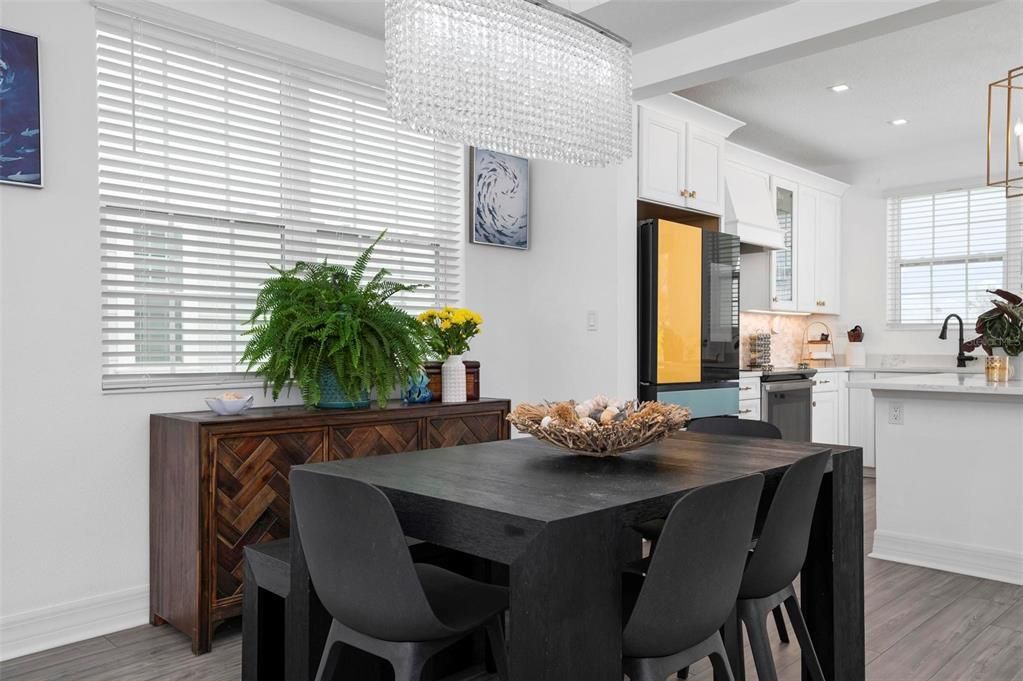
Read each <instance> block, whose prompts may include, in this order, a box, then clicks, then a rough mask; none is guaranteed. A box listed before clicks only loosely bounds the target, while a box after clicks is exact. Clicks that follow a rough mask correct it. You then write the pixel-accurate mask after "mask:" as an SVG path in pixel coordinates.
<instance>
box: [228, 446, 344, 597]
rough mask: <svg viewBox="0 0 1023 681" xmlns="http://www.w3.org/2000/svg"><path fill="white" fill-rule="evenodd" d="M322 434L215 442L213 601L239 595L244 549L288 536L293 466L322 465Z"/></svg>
mask: <svg viewBox="0 0 1023 681" xmlns="http://www.w3.org/2000/svg"><path fill="white" fill-rule="evenodd" d="M323 441H324V431H323V429H322V428H321V429H316V430H308V431H299V432H290V433H270V434H251V435H248V434H247V435H243V436H237V437H217V438H215V439H214V440H213V443H212V445H213V449H214V455H215V457H216V458H215V465H216V491H215V497H214V500H213V506H214V517H213V522H214V524H215V527H214V535H215V540H216V546H215V548H214V556H215V557H214V569H215V571H216V589H215V591H214V598H215V599H217V600H221V599H224V598H228V597H230V596H234V595H236V594H240V593H241V591H242V574H243V561H244V552H243V549H244V548H245V546H247V545H249V544H258V543H261V542H265V541H270V540H272V539H283V538H285V537H287V536H288V528H289V524H290V518H291V515H290V504H289V500H290V488H289V485H288V472H289V471H290V470H291V467H292V466H298V465H301V464H304V463H316V462H320V461H324V460H325V456H324V446H323Z"/></svg>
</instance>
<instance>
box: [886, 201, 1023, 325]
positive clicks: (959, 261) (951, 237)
mask: <svg viewBox="0 0 1023 681" xmlns="http://www.w3.org/2000/svg"><path fill="white" fill-rule="evenodd" d="M1019 224H1020V216H1019V207H1016V206H1010V204H1009V202H1008V201H1007V200H1006V198H1005V190H1004V189H999V188H997V187H983V188H980V189H962V190H955V191H946V192H941V193H937V194H914V195H909V196H896V197H891V198H889V199H888V323H889V325H890V326H894V327H913V326H921V325H934V324H940V323H941V322H942V321H943V320H944V319H945V317H946V315H948V314H951V313H956V314H959V315H961V316H962V317H963V319H964V320H966V322H967V324H969V323H970V321H971V320H973V319H975V318H976V317H977V315H979V314H980V313H982V312H984V311H985V310H987V309H989V308H990V307H991V304H990V300H991V294H989V293H986V289H991V288H1003V287H1006V286H1009V287H1012V288H1019V281H1020V253H1021V251H1020V228H1019ZM1013 282H1015V283H1013Z"/></svg>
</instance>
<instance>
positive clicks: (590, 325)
mask: <svg viewBox="0 0 1023 681" xmlns="http://www.w3.org/2000/svg"><path fill="white" fill-rule="evenodd" d="M586 330H587V331H596V330H597V311H596V310H587V311H586Z"/></svg>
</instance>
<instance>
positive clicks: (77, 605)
mask: <svg viewBox="0 0 1023 681" xmlns="http://www.w3.org/2000/svg"><path fill="white" fill-rule="evenodd" d="M148 621H149V587H148V586H145V585H144V586H137V587H132V588H130V589H124V590H122V591H114V592H113V593H108V594H103V595H100V596H91V597H89V598H83V599H81V600H78V601H70V602H68V603H60V604H59V605H52V606H49V607H46V608H39V609H38V610H29V611H27V612H19V613H16V614H14V615H7V616H5V617H0V660H10V659H12V658H15V657H21V656H22V655H28V654H30V653H36V652H39V651H40V650H47V649H49V648H55V647H57V646H62V645H65V644H68V643H74V642H76V641H83V640H85V639H87V638H93V637H94V636H103V635H104V634H110V633H113V632H115V631H121V630H122V629H129V628H131V627H137V626H139V625H140V624H145V623H147V622H148Z"/></svg>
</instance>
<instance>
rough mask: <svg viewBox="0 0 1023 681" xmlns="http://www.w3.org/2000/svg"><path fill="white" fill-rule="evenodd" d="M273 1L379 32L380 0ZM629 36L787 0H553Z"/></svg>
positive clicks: (659, 39)
mask: <svg viewBox="0 0 1023 681" xmlns="http://www.w3.org/2000/svg"><path fill="white" fill-rule="evenodd" d="M268 1H269V2H272V3H273V4H275V5H280V6H282V7H287V8H288V9H291V10H294V11H296V12H301V13H302V14H306V15H308V16H311V17H314V18H316V19H320V20H321V21H326V22H329V23H332V24H336V25H338V26H343V27H345V28H349V29H351V30H353V31H358V32H359V33H364V34H366V35H369V36H372V37H374V38H383V37H384V0H268ZM555 1H556V2H557V4H559V5H562V6H564V7H568V8H569V9H571V10H573V11H575V12H580V13H581V14H583V15H584V16H586V17H587V18H588V19H591V20H592V21H595V22H597V23H598V24H600V25H602V26H604V27H605V28H607V29H609V30H611V31H613V32H615V33H617V34H619V35H621V36H622V37H624V38H625V39H627V40H630V41H632V44H633V50H634V51H635V52H642V51H643V50H648V49H650V48H653V47H658V46H659V45H664V44H665V43H669V42H672V41H674V40H680V39H682V38H687V37H689V36H692V35H696V34H697V33H702V32H704V31H708V30H710V29H712V28H717V27H719V26H724V25H725V24H730V23H732V22H735V21H739V20H740V19H745V18H747V17H751V16H754V15H756V14H760V13H761V12H766V11H769V10H771V9H774V8H776V7H780V6H782V5H786V4H788V3H790V2H793V0H609V1H607V2H603V1H600V0H555Z"/></svg>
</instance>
